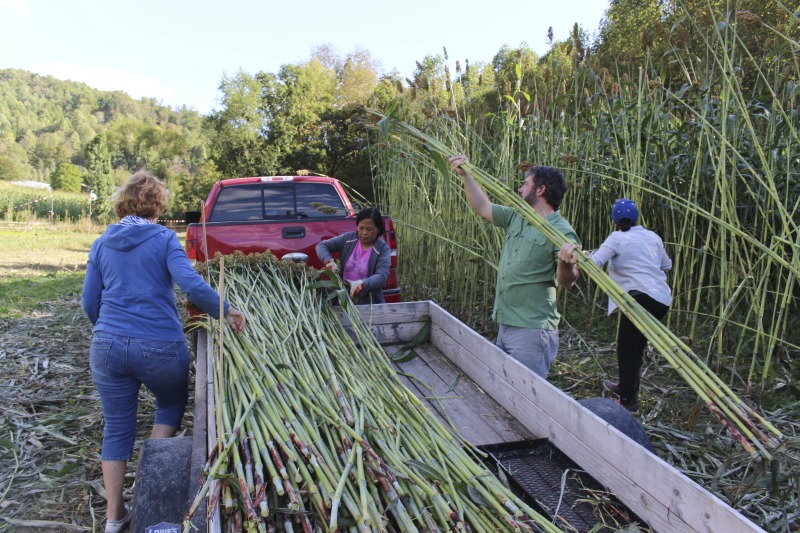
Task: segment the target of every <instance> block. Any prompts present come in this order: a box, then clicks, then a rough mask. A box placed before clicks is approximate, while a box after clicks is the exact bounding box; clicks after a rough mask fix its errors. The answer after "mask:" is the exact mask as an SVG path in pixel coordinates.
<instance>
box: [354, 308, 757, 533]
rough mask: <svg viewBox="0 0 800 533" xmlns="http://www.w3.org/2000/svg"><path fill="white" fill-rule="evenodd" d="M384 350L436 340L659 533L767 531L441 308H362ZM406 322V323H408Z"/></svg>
mask: <svg viewBox="0 0 800 533" xmlns="http://www.w3.org/2000/svg"><path fill="white" fill-rule="evenodd" d="M360 311H361V313H362V316H363V317H364V318H365V320H367V322H368V323H370V325H371V327H372V329H373V332H375V334H376V337H377V338H378V340H379V341H380V342H381V343H402V342H407V341H408V340H409V339H410V338H411V337H413V335H414V334H415V333H416V332H418V331H419V330H420V329H421V327H422V325H424V324H425V319H424V317H430V320H431V322H432V325H431V326H432V327H431V333H430V340H431V342H432V343H433V344H434V346H436V348H437V349H438V350H440V351H441V352H442V353H443V354H444V355H445V356H446V357H448V358H449V359H450V360H451V361H452V362H453V363H454V364H455V365H456V366H458V367H459V368H460V369H461V370H462V371H463V372H464V373H466V374H467V375H468V376H469V377H470V378H471V379H472V380H473V381H474V382H475V383H476V384H477V385H478V386H480V387H481V388H482V389H483V390H484V391H486V393H487V394H489V395H490V396H492V397H493V398H494V399H495V400H496V401H497V402H498V403H499V404H500V405H502V406H503V407H504V408H505V409H506V410H507V411H508V412H509V413H510V414H511V415H512V416H514V417H515V418H516V419H517V420H519V421H520V422H521V423H522V424H523V425H524V426H525V427H526V428H528V430H530V431H531V432H532V433H533V434H534V435H536V436H538V437H541V438H547V439H549V440H550V442H551V443H552V444H553V445H555V446H556V447H557V448H558V449H559V450H561V451H562V452H563V453H565V454H566V455H567V456H568V457H570V458H571V459H572V460H573V461H575V462H576V463H577V464H579V465H580V466H581V468H583V469H584V470H586V472H588V473H589V474H590V475H591V476H592V477H594V478H595V479H596V480H598V481H599V482H600V483H602V484H603V485H605V486H606V487H608V488H609V490H611V491H612V492H613V493H614V494H615V495H616V496H617V497H618V498H619V499H620V501H622V502H623V503H624V504H625V505H627V506H628V507H629V508H630V509H631V510H632V511H634V512H635V513H636V514H637V515H638V516H640V517H641V518H642V519H643V520H645V521H647V523H648V524H649V525H650V527H652V528H653V529H654V530H656V531H661V532H665V533H673V532H684V531H685V532H715V533H718V532H721V531H725V532H727V531H731V532H733V531H736V532H744V531H763V530H762V529H760V528H759V527H758V526H757V525H755V524H754V523H752V522H751V521H749V520H747V519H746V518H745V517H744V516H742V515H741V514H739V513H738V512H736V511H735V510H734V509H733V508H731V507H730V506H729V505H728V504H726V503H725V502H723V501H722V500H720V499H719V498H718V497H716V496H715V495H713V494H712V493H710V492H709V491H707V490H705V489H704V488H702V487H701V486H700V485H698V484H697V483H695V482H694V481H692V480H691V479H689V478H688V477H687V476H685V475H684V474H682V473H681V472H679V471H678V470H677V469H675V468H674V467H673V466H671V465H670V464H668V463H666V462H665V461H663V460H662V459H660V458H659V457H657V456H656V455H653V454H652V453H650V452H648V451H647V450H645V449H644V448H642V447H641V446H640V445H639V444H637V443H636V442H634V441H633V440H631V439H630V438H629V437H627V436H626V435H625V434H623V433H621V432H620V431H619V430H617V429H616V428H615V427H613V426H612V425H610V424H609V423H608V422H606V421H604V420H603V419H601V418H599V417H598V416H596V415H595V414H594V413H592V412H591V411H589V410H588V409H586V408H584V407H582V406H581V405H580V404H579V403H578V402H577V401H575V400H574V399H573V398H571V397H570V396H568V395H567V394H565V393H564V392H562V391H561V390H560V389H558V388H557V387H555V386H553V385H552V384H550V383H549V382H547V381H546V380H544V379H542V378H541V377H539V376H538V375H536V374H534V373H533V372H531V371H529V370H528V369H527V368H525V367H524V366H523V365H521V364H520V363H519V362H517V361H516V360H515V359H513V358H511V357H508V356H507V355H506V353H505V352H503V351H502V350H500V349H499V348H497V347H496V346H495V345H494V344H492V343H491V342H489V341H488V340H486V339H485V338H484V337H482V336H481V335H479V334H478V333H477V332H475V331H474V330H472V329H471V328H469V327H468V326H466V325H465V324H464V323H463V322H461V321H460V320H458V319H457V318H455V317H454V316H453V315H451V314H450V313H448V312H447V311H445V310H444V309H442V308H441V307H440V306H439V305H437V304H435V303H433V302H429V301H424V302H407V303H398V304H386V305H383V306H375V307H372V308H369V307H368V306H362V307H360ZM406 321H407V322H406Z"/></svg>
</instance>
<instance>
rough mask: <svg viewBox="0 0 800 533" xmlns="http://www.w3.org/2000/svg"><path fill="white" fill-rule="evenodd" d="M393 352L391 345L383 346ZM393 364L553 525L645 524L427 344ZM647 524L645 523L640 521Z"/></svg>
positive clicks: (602, 527) (583, 528) (603, 528)
mask: <svg viewBox="0 0 800 533" xmlns="http://www.w3.org/2000/svg"><path fill="white" fill-rule="evenodd" d="M384 348H385V349H386V351H387V353H390V354H391V353H394V352H396V351H397V350H398V347H397V346H385V347H384ZM413 352H414V353H415V354H416V357H414V358H413V359H410V360H408V361H405V362H402V363H396V364H395V367H396V369H397V371H398V374H399V376H400V379H401V381H403V382H404V384H405V385H406V387H407V388H408V389H409V390H410V391H411V392H413V393H414V395H415V396H417V397H418V398H419V399H420V400H421V401H423V402H424V403H425V404H426V405H427V406H428V408H429V409H430V410H431V412H432V413H433V414H434V415H435V416H436V417H437V418H438V419H439V420H440V421H441V422H442V423H443V424H444V425H445V427H449V428H450V429H451V431H453V432H457V433H459V434H460V435H461V436H462V437H463V438H464V439H465V440H466V441H468V442H469V443H471V444H473V445H474V446H477V447H478V448H479V449H481V450H483V451H484V452H486V453H487V454H488V457H487V459H486V465H487V466H488V467H489V468H490V469H491V470H493V471H495V472H496V473H497V475H498V476H499V477H500V479H501V480H503V481H504V483H506V485H507V486H509V487H510V488H511V489H512V490H514V491H515V492H516V493H517V494H519V495H520V497H522V498H523V499H525V500H527V503H528V504H529V505H531V506H532V507H533V508H534V509H537V510H538V511H540V512H541V514H543V515H544V516H548V517H549V518H550V519H552V520H553V521H554V522H556V523H557V524H558V525H559V527H562V528H564V529H570V528H572V529H573V530H575V531H580V532H588V531H592V532H610V531H618V530H620V529H623V528H626V527H628V526H631V525H634V524H644V522H643V521H642V520H641V519H639V518H638V517H637V516H636V515H635V514H634V513H633V512H631V511H630V510H629V509H628V508H627V507H626V506H625V505H623V504H622V503H621V502H619V500H617V499H616V498H615V497H614V496H613V495H612V494H611V493H609V492H608V491H607V490H606V489H605V488H604V487H603V486H602V485H600V483H598V482H597V481H596V480H595V479H594V478H592V477H591V476H590V475H589V474H587V473H586V472H585V471H583V469H581V467H580V466H578V465H577V464H575V463H574V462H573V461H572V460H570V459H569V458H568V457H567V456H566V455H565V454H563V453H562V452H561V451H559V450H558V449H557V448H556V447H555V446H553V445H552V444H550V442H549V441H548V440H547V439H541V438H538V437H537V436H535V435H533V434H531V432H530V431H528V430H527V429H526V428H525V427H524V426H523V425H522V424H521V423H520V422H519V421H517V420H516V419H515V418H514V417H512V416H511V415H510V414H509V413H508V412H507V411H506V410H505V409H504V408H503V407H502V406H500V405H499V404H498V403H497V402H496V401H495V400H494V399H493V398H492V397H491V396H489V395H488V394H487V393H486V392H485V391H483V390H482V389H481V388H480V387H478V386H477V385H476V384H475V383H474V382H473V381H472V380H471V379H470V378H469V377H467V376H466V375H465V374H464V373H463V372H462V371H461V370H460V369H459V368H458V367H456V366H455V365H454V364H453V363H452V362H451V361H450V360H449V359H448V358H447V357H445V356H444V355H443V354H442V353H441V352H440V351H439V350H438V349H437V348H436V347H435V346H433V345H432V344H431V343H424V344H422V345H420V346H416V347H414V348H413ZM643 528H644V529H645V530H647V527H646V526H643Z"/></svg>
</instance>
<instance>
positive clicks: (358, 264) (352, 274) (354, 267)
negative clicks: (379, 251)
mask: <svg viewBox="0 0 800 533" xmlns="http://www.w3.org/2000/svg"><path fill="white" fill-rule="evenodd" d="M371 253H372V246H370V247H369V248H367V249H366V250H364V249H362V246H361V243H360V242H359V243H356V247H355V248H354V249H353V253H351V254H350V257H348V258H347V263H345V265H344V276H343V279H345V280H348V281H355V280H357V279H367V278H368V277H369V275H368V274H367V273H368V272H369V256H370V254H371Z"/></svg>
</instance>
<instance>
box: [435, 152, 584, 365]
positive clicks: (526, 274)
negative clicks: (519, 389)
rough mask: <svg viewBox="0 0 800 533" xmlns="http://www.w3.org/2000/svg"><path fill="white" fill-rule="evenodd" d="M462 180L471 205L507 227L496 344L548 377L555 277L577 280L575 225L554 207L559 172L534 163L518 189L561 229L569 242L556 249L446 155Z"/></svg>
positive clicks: (561, 186) (553, 348)
mask: <svg viewBox="0 0 800 533" xmlns="http://www.w3.org/2000/svg"><path fill="white" fill-rule="evenodd" d="M448 161H449V162H450V166H451V168H452V169H453V171H454V172H456V173H457V174H458V175H460V176H461V177H462V179H463V181H464V190H465V191H466V193H467V201H468V202H469V205H470V206H471V207H472V209H473V210H474V211H475V212H476V213H477V214H478V215H480V216H481V217H483V218H485V219H486V220H488V221H489V222H491V223H492V224H494V225H495V226H499V227H501V228H504V229H505V230H506V240H505V243H504V244H503V248H502V250H501V252H500V264H499V268H498V271H497V288H496V292H495V300H494V310H493V312H492V318H493V319H494V321H495V322H496V323H497V324H498V333H497V342H496V344H497V346H498V347H499V348H501V349H502V350H504V351H505V352H506V353H508V354H509V355H510V356H511V357H513V358H515V359H517V360H518V361H519V362H521V363H522V364H524V365H525V366H527V367H528V368H530V369H531V370H532V371H534V372H535V373H537V374H539V375H540V376H542V377H543V378H547V373H548V371H549V370H550V365H551V364H552V362H553V360H554V359H555V358H556V354H557V353H558V322H559V320H560V318H561V317H560V316H559V314H558V310H557V309H556V282H558V285H561V286H562V287H566V288H570V287H572V286H573V285H574V284H575V282H576V281H577V279H578V276H579V273H578V268H577V266H576V264H575V262H576V259H575V256H574V254H575V253H579V252H578V251H576V250H575V246H576V245H580V241H579V240H578V236H577V235H576V234H575V230H573V229H572V226H570V224H569V222H567V221H566V219H564V218H563V217H562V216H561V213H559V212H558V208H559V206H560V205H561V200H562V199H563V198H564V193H565V192H566V190H567V182H566V180H565V179H564V176H563V175H562V174H561V172H560V171H559V170H558V169H556V168H553V167H545V166H533V167H531V168H529V169H528V170H527V171H526V172H525V183H523V185H522V187H520V189H519V194H520V196H522V199H523V200H525V202H527V203H528V204H529V205H530V206H531V207H532V208H533V210H534V211H536V212H537V213H538V214H539V215H541V216H542V217H544V218H545V219H546V220H547V221H548V222H549V223H550V224H552V225H553V226H554V227H555V228H556V229H558V230H559V231H560V232H561V233H563V234H564V235H565V236H566V237H567V239H568V240H569V241H571V243H568V244H565V245H564V247H562V249H559V248H558V247H557V246H556V245H555V244H553V243H552V242H550V241H549V240H548V239H547V237H545V235H544V234H543V233H542V232H540V231H539V230H537V229H536V228H534V227H533V226H531V225H530V224H528V222H527V221H526V220H525V219H524V218H523V217H522V215H521V214H520V213H519V212H518V211H517V210H515V209H513V208H511V207H507V206H503V205H497V204H493V203H492V202H491V201H490V200H489V197H488V196H487V194H486V192H485V191H484V190H483V189H481V187H480V186H479V185H478V184H477V183H476V182H475V179H474V178H473V177H472V175H471V174H470V173H469V172H467V171H466V170H465V169H463V168H462V167H461V165H463V164H464V163H466V161H467V158H466V157H465V156H463V155H457V156H453V157H450V158H448Z"/></svg>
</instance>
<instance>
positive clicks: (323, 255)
mask: <svg viewBox="0 0 800 533" xmlns="http://www.w3.org/2000/svg"><path fill="white" fill-rule="evenodd" d="M383 233H384V226H383V216H381V213H380V211H378V210H377V209H376V208H374V207H367V208H365V209H362V210H361V211H359V212H358V214H357V215H356V231H348V232H347V233H344V234H342V235H339V236H338V237H334V238H332V239H328V240H325V241H322V242H320V243H319V244H317V248H316V251H317V257H318V258H319V260H320V261H322V263H323V264H324V265H325V268H326V269H328V270H332V271H334V272H337V271H338V267H337V265H336V262H335V261H334V259H333V257H332V256H331V254H332V253H335V252H339V260H340V263H341V265H342V273H341V274H342V280H343V281H345V282H346V283H347V284H348V285H349V286H350V298H352V299H353V301H354V302H355V303H357V304H361V303H365V304H368V303H383V302H384V299H383V286H384V285H386V280H387V279H389V266H390V265H391V261H392V257H391V250H390V249H389V245H388V244H387V243H386V241H385V240H383V239H381V238H380V237H381V236H383Z"/></svg>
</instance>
